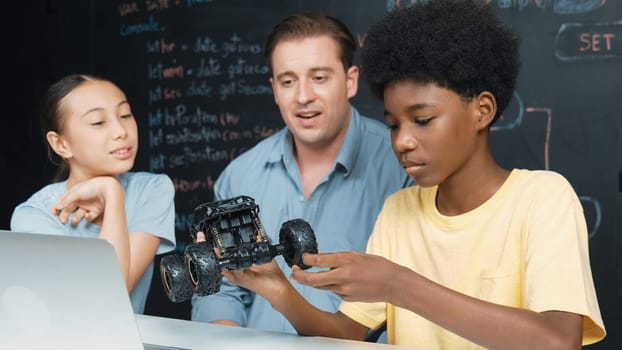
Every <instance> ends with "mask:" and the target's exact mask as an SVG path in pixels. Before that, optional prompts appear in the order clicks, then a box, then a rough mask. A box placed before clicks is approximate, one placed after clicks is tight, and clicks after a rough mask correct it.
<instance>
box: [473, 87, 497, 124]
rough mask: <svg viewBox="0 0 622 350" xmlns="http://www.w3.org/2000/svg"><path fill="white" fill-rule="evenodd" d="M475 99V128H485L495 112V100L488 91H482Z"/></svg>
mask: <svg viewBox="0 0 622 350" xmlns="http://www.w3.org/2000/svg"><path fill="white" fill-rule="evenodd" d="M475 99H476V107H475V108H477V113H478V116H477V129H478V130H483V129H487V128H488V127H489V126H490V124H491V123H492V121H493V120H494V119H495V114H497V100H496V99H495V96H494V95H493V94H492V93H491V92H489V91H483V92H482V93H480V94H479V95H478V96H477V97H475Z"/></svg>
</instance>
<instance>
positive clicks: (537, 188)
mask: <svg viewBox="0 0 622 350" xmlns="http://www.w3.org/2000/svg"><path fill="white" fill-rule="evenodd" d="M436 192H437V187H428V188H423V187H419V186H413V187H410V188H406V189H403V190H401V191H399V192H397V193H395V194H393V195H392V196H391V197H389V198H387V200H386V202H385V204H384V208H383V209H382V211H381V213H380V214H379V216H378V220H377V221H376V226H375V228H374V232H373V234H372V236H371V237H370V239H369V242H368V245H367V252H368V253H371V254H376V255H381V256H384V257H385V258H387V259H389V260H391V261H393V262H395V263H397V264H400V265H403V266H406V267H408V268H410V269H412V270H413V271H416V272H418V273H419V274H421V275H423V276H425V277H427V278H429V279H431V280H433V281H436V282H437V283H439V284H441V285H444V286H446V287H448V288H451V289H453V290H456V291H459V292H461V293H464V294H466V295H469V296H472V297H475V298H479V299H482V300H486V301H489V302H493V303H497V304H502V305H507V306H512V307H518V308H524V309H529V310H533V311H536V312H542V311H549V310H557V311H567V312H572V313H576V314H580V315H584V317H583V344H584V345H587V344H591V343H594V342H597V341H599V340H601V339H602V338H604V336H605V328H604V325H603V321H602V318H601V316H600V310H599V307H598V301H597V299H596V293H595V290H594V283H593V281H592V272H591V269H590V262H589V252H588V234H587V227H586V224H585V218H584V215H583V209H582V207H581V203H580V201H579V199H578V198H577V196H576V194H575V192H574V190H573V189H572V187H571V185H570V184H569V183H568V182H567V181H566V180H565V179H564V178H563V177H562V176H561V175H559V174H557V173H554V172H550V171H528V170H516V169H515V170H513V171H512V172H511V174H510V176H509V177H508V179H507V180H506V181H505V183H504V184H503V186H501V188H500V189H499V190H498V191H497V193H495V194H494V195H493V196H492V197H491V198H490V199H488V201H486V202H485V203H483V204H482V205H481V206H479V207H478V208H476V209H474V210H472V211H470V212H467V213H464V214H461V215H457V216H444V215H442V214H441V213H439V212H438V210H437V208H436V205H435V197H436ZM340 311H341V312H343V313H344V314H346V315H348V316H349V317H350V318H352V319H353V320H355V321H357V322H359V323H361V324H363V325H365V326H367V327H370V328H377V327H378V326H379V325H380V324H382V323H383V322H385V321H386V322H387V336H388V342H389V343H391V344H398V345H410V346H415V347H419V348H424V349H451V350H454V349H480V348H481V347H479V346H477V345H475V344H473V343H472V342H470V341H468V340H466V339H464V338H462V337H459V336H457V335H455V334H454V333H451V332H449V331H447V330H445V329H443V328H441V327H439V326H437V325H435V324H434V323H432V322H430V321H428V320H426V319H424V318H422V317H420V316H418V315H417V314H415V313H414V312H412V311H409V310H406V309H402V308H396V307H394V306H393V305H391V304H387V303H354V302H343V303H342V304H341V306H340Z"/></svg>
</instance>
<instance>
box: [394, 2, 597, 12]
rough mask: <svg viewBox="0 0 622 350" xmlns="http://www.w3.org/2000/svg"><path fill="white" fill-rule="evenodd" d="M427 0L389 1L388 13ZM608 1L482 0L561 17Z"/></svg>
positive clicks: (514, 8)
mask: <svg viewBox="0 0 622 350" xmlns="http://www.w3.org/2000/svg"><path fill="white" fill-rule="evenodd" d="M422 1H427V0H387V11H393V10H394V9H396V8H399V7H407V6H411V5H413V4H416V3H419V2H422ZM606 2H607V0H480V3H483V4H492V5H493V6H495V7H498V8H499V9H502V10H506V9H509V10H517V11H519V12H522V11H526V10H528V9H532V8H533V9H536V10H540V11H543V12H545V11H550V12H553V13H556V14H560V15H576V14H582V13H589V12H592V11H594V10H597V9H599V8H600V7H602V6H604V5H605V3H606Z"/></svg>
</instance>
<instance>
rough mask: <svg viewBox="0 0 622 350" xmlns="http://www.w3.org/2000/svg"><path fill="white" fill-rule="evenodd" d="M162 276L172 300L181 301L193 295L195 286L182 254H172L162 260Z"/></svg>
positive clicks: (165, 289)
mask: <svg viewBox="0 0 622 350" xmlns="http://www.w3.org/2000/svg"><path fill="white" fill-rule="evenodd" d="M160 278H161V279H162V285H163V286H164V292H165V293H166V296H167V297H168V299H169V300H170V301H172V302H174V303H181V302H184V301H187V300H190V298H191V297H192V293H193V291H194V287H193V285H192V283H191V281H190V276H189V275H188V270H187V269H186V264H185V263H184V260H183V258H182V256H181V255H179V254H170V255H167V256H165V257H163V258H162V259H161V260H160Z"/></svg>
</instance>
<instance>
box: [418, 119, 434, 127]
mask: <svg viewBox="0 0 622 350" xmlns="http://www.w3.org/2000/svg"><path fill="white" fill-rule="evenodd" d="M431 120H432V118H420V119H415V124H417V125H420V126H426V125H428V123H429V122H430V121H431Z"/></svg>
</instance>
